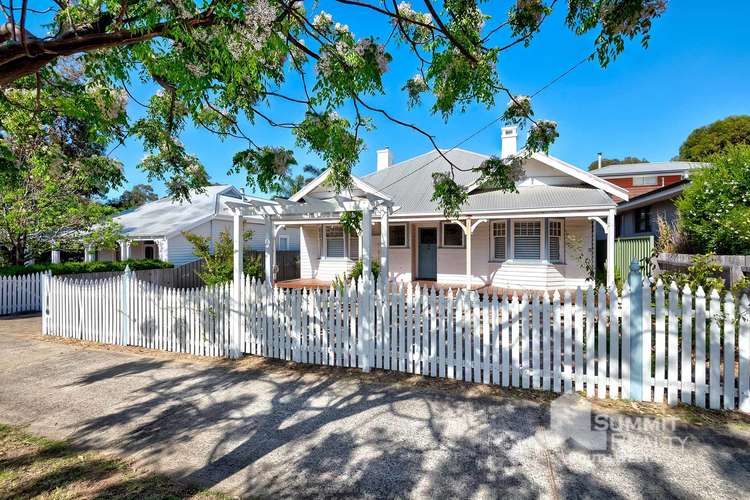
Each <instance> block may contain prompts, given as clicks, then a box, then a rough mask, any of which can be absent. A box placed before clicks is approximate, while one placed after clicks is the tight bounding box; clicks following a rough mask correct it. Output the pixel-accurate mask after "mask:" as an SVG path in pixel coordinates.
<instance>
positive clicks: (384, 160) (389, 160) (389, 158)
mask: <svg viewBox="0 0 750 500" xmlns="http://www.w3.org/2000/svg"><path fill="white" fill-rule="evenodd" d="M391 165H393V154H392V153H391V150H390V149H389V148H385V149H379V150H378V172H380V171H381V170H385V169H386V168H388V167H390V166H391Z"/></svg>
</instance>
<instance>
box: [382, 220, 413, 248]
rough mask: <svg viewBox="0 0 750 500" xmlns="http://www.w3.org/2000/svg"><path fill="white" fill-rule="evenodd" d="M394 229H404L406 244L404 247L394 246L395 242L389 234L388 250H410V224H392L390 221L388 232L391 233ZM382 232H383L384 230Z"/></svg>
mask: <svg viewBox="0 0 750 500" xmlns="http://www.w3.org/2000/svg"><path fill="white" fill-rule="evenodd" d="M392 227H403V228H404V244H403V245H394V244H393V243H392V241H393V240H392V238H391V235H390V234H388V248H409V223H408V222H398V223H391V222H390V221H389V222H388V228H387V229H388V231H390V229H391V228H392ZM380 230H381V231H383V229H382V228H381V229H380Z"/></svg>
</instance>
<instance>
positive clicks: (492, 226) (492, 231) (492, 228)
mask: <svg viewBox="0 0 750 500" xmlns="http://www.w3.org/2000/svg"><path fill="white" fill-rule="evenodd" d="M496 224H497V225H500V224H502V225H503V226H504V228H505V230H504V231H503V248H504V252H503V254H504V255H505V257H504V258H502V259H498V258H497V257H496V256H495V255H496V253H495V238H496V236H495V225H496ZM507 260H509V256H508V221H507V220H505V219H498V220H494V221H492V222H491V223H490V260H489V261H490V262H505V261H507Z"/></svg>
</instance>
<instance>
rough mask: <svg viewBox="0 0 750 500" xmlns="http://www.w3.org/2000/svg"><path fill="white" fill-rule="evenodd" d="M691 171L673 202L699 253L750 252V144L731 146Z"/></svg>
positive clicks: (684, 229) (685, 231)
mask: <svg viewBox="0 0 750 500" xmlns="http://www.w3.org/2000/svg"><path fill="white" fill-rule="evenodd" d="M709 160H710V162H711V165H710V166H707V167H704V168H701V169H698V170H696V171H694V172H692V173H691V175H690V179H691V182H690V184H689V185H688V186H687V187H686V188H685V190H684V191H683V193H682V196H681V197H680V198H679V199H678V200H677V202H676V205H677V208H678V209H679V211H680V228H681V229H682V230H683V231H684V233H685V235H686V236H687V238H688V239H689V240H690V243H691V245H693V246H694V247H695V249H696V250H697V252H699V253H716V254H720V255H742V254H750V146H744V145H740V146H732V147H729V148H728V149H727V150H726V151H725V152H724V153H721V154H718V155H714V156H712V157H711V158H710V159H709Z"/></svg>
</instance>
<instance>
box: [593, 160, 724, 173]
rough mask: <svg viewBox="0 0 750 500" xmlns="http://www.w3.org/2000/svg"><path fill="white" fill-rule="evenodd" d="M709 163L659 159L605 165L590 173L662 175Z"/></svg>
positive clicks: (686, 170) (681, 171)
mask: <svg viewBox="0 0 750 500" xmlns="http://www.w3.org/2000/svg"><path fill="white" fill-rule="evenodd" d="M707 165H709V164H708V163H699V162H691V161H661V162H654V163H625V164H617V165H607V166H606V167H602V168H597V169H595V170H592V171H591V173H592V174H594V175H596V176H599V177H602V176H613V177H615V176H628V175H649V174H651V175H654V174H659V175H664V174H684V173H686V172H688V171H690V170H692V169H694V168H701V167H705V166H707Z"/></svg>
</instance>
